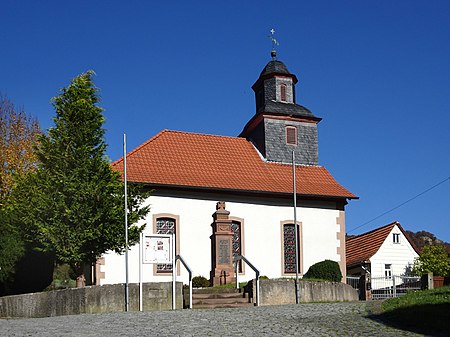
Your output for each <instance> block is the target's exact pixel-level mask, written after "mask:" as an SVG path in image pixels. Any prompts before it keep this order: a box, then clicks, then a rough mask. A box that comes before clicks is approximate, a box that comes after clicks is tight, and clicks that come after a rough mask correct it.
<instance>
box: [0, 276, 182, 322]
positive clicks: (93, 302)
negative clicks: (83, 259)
mask: <svg viewBox="0 0 450 337" xmlns="http://www.w3.org/2000/svg"><path fill="white" fill-rule="evenodd" d="M142 287H143V291H142V293H143V310H144V311H155V310H170V309H172V282H164V283H144V284H143V285H142ZM176 306H177V308H179V309H181V308H183V296H182V283H181V282H177V285H176ZM124 310H125V285H124V284H110V285H104V286H90V287H85V288H71V289H64V290H54V291H47V292H41V293H32V294H23V295H14V296H5V297H0V317H27V318H29V317H48V316H60V315H74V314H85V313H86V314H91V313H102V312H120V311H124ZM129 310H130V311H138V310H139V285H138V284H135V283H134V284H129Z"/></svg>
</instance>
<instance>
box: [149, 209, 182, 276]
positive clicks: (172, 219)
mask: <svg viewBox="0 0 450 337" xmlns="http://www.w3.org/2000/svg"><path fill="white" fill-rule="evenodd" d="M153 218H154V221H153V233H155V234H175V235H176V238H175V254H179V241H180V238H179V229H178V216H172V215H170V214H161V215H154V216H153ZM172 268H173V265H172V263H166V264H162V263H158V264H157V265H156V266H155V272H156V273H157V274H164V273H172Z"/></svg>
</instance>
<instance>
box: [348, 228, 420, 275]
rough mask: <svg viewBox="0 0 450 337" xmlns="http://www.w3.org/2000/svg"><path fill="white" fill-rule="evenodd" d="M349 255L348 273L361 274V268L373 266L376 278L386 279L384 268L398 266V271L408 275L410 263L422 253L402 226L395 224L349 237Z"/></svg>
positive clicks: (396, 267)
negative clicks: (407, 269) (382, 277)
mask: <svg viewBox="0 0 450 337" xmlns="http://www.w3.org/2000/svg"><path fill="white" fill-rule="evenodd" d="M394 234H395V235H396V239H395V240H396V242H394ZM397 242H398V243H397ZM346 256H347V273H348V274H357V273H361V272H362V269H361V268H360V266H365V267H368V266H370V268H371V273H372V276H374V275H378V276H383V275H384V274H383V273H384V265H386V264H391V265H392V266H393V267H394V265H395V270H394V272H396V273H404V272H405V267H406V266H407V265H408V263H409V264H412V263H413V262H414V258H415V257H418V256H419V254H418V250H417V248H416V247H415V246H414V244H413V243H412V241H411V240H410V239H409V237H408V235H407V234H406V232H405V231H404V230H403V228H402V226H401V225H400V223H399V222H393V223H390V224H387V225H385V226H382V227H380V228H377V229H374V230H372V231H370V232H367V233H363V234H361V235H357V236H353V237H349V238H347V240H346Z"/></svg>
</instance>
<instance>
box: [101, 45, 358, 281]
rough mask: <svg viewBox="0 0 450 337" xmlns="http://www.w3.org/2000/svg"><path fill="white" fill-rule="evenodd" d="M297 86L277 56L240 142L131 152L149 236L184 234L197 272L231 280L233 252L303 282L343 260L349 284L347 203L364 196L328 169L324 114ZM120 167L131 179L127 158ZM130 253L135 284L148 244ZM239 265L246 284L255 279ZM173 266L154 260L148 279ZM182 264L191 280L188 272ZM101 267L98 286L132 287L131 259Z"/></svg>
mask: <svg viewBox="0 0 450 337" xmlns="http://www.w3.org/2000/svg"><path fill="white" fill-rule="evenodd" d="M297 81H298V80H297V77H296V76H295V75H294V74H292V73H290V72H289V70H288V69H287V67H286V65H285V64H284V63H283V62H281V61H279V60H277V59H276V54H275V53H274V52H272V59H271V60H270V61H269V63H267V65H266V66H265V67H264V69H263V70H262V72H261V74H260V75H259V78H258V79H257V80H256V82H255V84H253V86H252V89H253V90H254V92H255V103H256V111H255V114H254V115H253V117H251V118H250V120H249V121H248V123H247V124H246V125H245V126H244V127H243V130H242V132H241V133H240V135H239V136H237V137H228V136H220V135H210V134H199V133H191V132H183V131H171V130H163V131H161V132H160V133H158V134H157V135H155V136H154V137H152V138H150V139H149V140H148V141H146V142H145V143H143V144H142V145H140V146H138V147H137V148H135V149H134V150H132V151H130V152H129V153H128V154H127V180H128V182H130V183H133V182H136V183H141V184H144V185H145V186H146V187H148V188H149V189H151V190H152V192H151V196H150V197H149V198H148V200H147V201H146V203H147V204H148V205H150V212H149V214H148V216H147V218H146V219H145V221H143V222H142V223H141V224H144V223H145V225H146V227H145V230H144V235H152V234H168V233H175V235H176V244H175V246H176V254H179V255H181V256H182V257H183V259H184V260H185V261H186V262H187V263H188V265H189V266H190V267H191V268H192V270H193V276H204V277H206V278H208V279H210V280H211V282H212V283H213V284H221V283H228V282H230V281H231V280H234V279H235V274H234V269H233V266H232V264H233V256H235V255H242V256H244V257H245V258H247V259H248V260H249V261H250V262H251V263H252V264H253V265H254V266H256V267H257V268H258V269H259V271H260V273H261V275H265V276H267V277H269V278H281V277H295V275H296V270H298V273H299V275H300V277H301V276H302V275H303V274H304V273H306V272H307V271H308V268H309V267H310V266H311V265H313V264H314V263H317V262H320V261H323V260H325V259H330V260H334V261H337V262H338V263H339V265H340V267H341V271H342V274H343V276H344V278H343V280H344V281H345V270H346V252H345V205H346V204H347V201H348V200H349V199H357V197H356V196H355V195H354V194H353V193H351V192H350V191H348V190H347V189H346V188H344V187H343V186H341V185H340V184H339V183H338V182H337V181H336V180H335V179H334V178H333V176H332V175H331V174H330V172H328V171H327V169H326V168H325V167H323V166H320V165H319V158H318V135H317V133H318V131H317V127H318V123H319V122H320V120H321V118H319V117H317V116H315V115H314V114H313V113H312V112H311V111H310V110H308V109H307V108H305V107H304V106H302V105H299V104H297V103H296V92H295V89H296V88H295V85H296V84H297ZM293 157H295V183H296V205H297V208H296V220H297V224H298V236H297V240H296V239H295V233H296V230H295V226H294V207H293V199H294V198H293V186H294V184H293V183H294V181H293V171H294V170H293V168H294V167H293V165H292V161H293ZM112 165H113V168H114V169H115V170H117V171H119V172H121V173H123V166H124V162H123V158H120V159H119V160H117V161H116V162H114V163H113V164H112ZM296 242H297V245H298V246H297V247H296V246H295V244H296ZM296 248H297V249H296ZM297 250H298V258H296V251H297ZM128 256H129V281H130V282H133V283H134V282H138V280H139V272H138V271H139V244H137V245H135V246H133V247H132V248H131V249H130V251H129V254H128ZM296 261H297V263H298V265H297V266H296ZM239 263H240V264H239V266H238V272H239V280H240V281H244V280H249V279H252V278H254V277H255V274H254V272H253V270H252V269H251V268H249V266H248V265H246V264H245V263H243V262H239ZM172 268H173V265H172V264H144V265H143V267H142V278H143V281H144V282H166V281H170V280H171V275H172V274H171V273H172ZM175 268H176V273H177V275H178V276H177V280H180V281H183V282H184V283H185V284H187V283H188V273H187V271H186V270H185V269H184V268H183V267H182V266H181V267H180V266H179V264H177V266H176V267H175ZM96 269H97V272H96V276H97V277H96V279H97V284H112V283H123V282H125V260H124V255H118V254H115V253H113V252H111V253H107V254H105V255H104V256H103V257H102V258H101V259H100V260H99V264H98V265H97V268H96Z"/></svg>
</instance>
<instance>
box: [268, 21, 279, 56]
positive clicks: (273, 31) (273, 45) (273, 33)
mask: <svg viewBox="0 0 450 337" xmlns="http://www.w3.org/2000/svg"><path fill="white" fill-rule="evenodd" d="M268 38H269V39H270V41H272V51H271V52H270V55H272V59H274V60H275V58H276V57H277V51H276V50H275V46H279V45H280V44H279V43H278V40H277V39H276V38H275V29H273V28H272V29H271V30H270V35H269V36H268Z"/></svg>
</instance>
